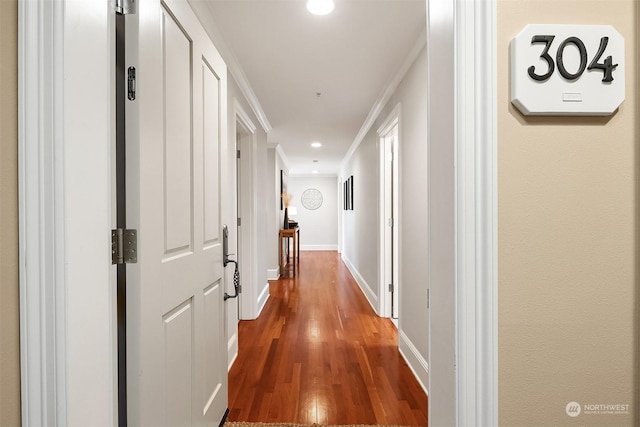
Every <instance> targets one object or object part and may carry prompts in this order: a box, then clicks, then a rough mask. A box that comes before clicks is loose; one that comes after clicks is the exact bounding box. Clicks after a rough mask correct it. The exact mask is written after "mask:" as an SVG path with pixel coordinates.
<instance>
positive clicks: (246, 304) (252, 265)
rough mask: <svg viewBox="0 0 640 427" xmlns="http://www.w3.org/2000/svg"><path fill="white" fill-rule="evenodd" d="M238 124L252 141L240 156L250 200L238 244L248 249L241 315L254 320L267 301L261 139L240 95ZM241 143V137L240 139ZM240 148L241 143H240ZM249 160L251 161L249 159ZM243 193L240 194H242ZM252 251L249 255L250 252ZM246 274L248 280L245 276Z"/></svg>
mask: <svg viewBox="0 0 640 427" xmlns="http://www.w3.org/2000/svg"><path fill="white" fill-rule="evenodd" d="M233 114H234V122H233V123H234V125H235V126H236V130H235V132H234V133H233V134H234V135H237V134H238V128H237V126H238V125H240V126H241V127H242V130H243V133H244V134H245V137H244V138H247V142H248V144H249V152H246V150H241V151H242V153H243V154H242V156H241V158H240V160H241V162H242V165H243V167H242V168H241V169H240V173H241V174H242V178H243V179H242V181H241V191H246V192H247V194H248V195H249V199H248V200H245V202H246V201H248V203H241V204H240V206H241V208H242V212H238V217H240V218H242V224H243V225H242V227H243V231H244V230H246V232H243V233H242V242H238V246H240V245H242V248H243V249H244V251H243V253H242V256H243V259H242V260H240V259H239V260H238V261H239V266H240V272H241V276H240V281H241V283H242V294H241V296H240V319H242V320H253V319H256V318H257V317H258V315H259V314H260V311H261V309H262V306H264V303H262V302H259V298H260V295H261V292H262V291H261V290H259V289H258V287H259V286H260V284H259V283H258V266H257V260H258V235H257V233H258V201H257V198H258V193H257V192H256V191H255V190H256V189H257V188H258V174H257V169H258V168H257V167H256V159H257V155H258V154H257V148H258V141H257V139H256V130H257V127H256V126H255V124H254V123H253V122H252V121H251V119H250V117H249V115H248V114H247V112H246V111H245V110H244V108H243V107H242V105H241V104H240V102H239V101H238V99H237V98H236V99H234V103H233ZM236 144H237V141H236ZM236 148H237V149H240V147H238V146H236ZM245 162H247V163H245ZM241 196H242V195H241V194H240V195H238V197H241ZM247 255H248V256H247ZM243 278H244V280H243Z"/></svg>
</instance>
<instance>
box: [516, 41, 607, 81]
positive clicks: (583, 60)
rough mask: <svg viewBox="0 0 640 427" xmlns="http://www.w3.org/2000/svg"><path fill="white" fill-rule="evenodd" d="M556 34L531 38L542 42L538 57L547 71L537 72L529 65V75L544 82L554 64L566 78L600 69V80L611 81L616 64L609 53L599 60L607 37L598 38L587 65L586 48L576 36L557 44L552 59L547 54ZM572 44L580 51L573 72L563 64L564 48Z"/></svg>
mask: <svg viewBox="0 0 640 427" xmlns="http://www.w3.org/2000/svg"><path fill="white" fill-rule="evenodd" d="M555 37H556V36H542V35H536V36H533V37H532V38H531V44H544V45H545V46H544V49H543V51H542V53H541V54H540V58H542V59H543V60H544V61H545V62H546V63H547V71H546V72H545V73H544V74H537V73H536V67H535V66H534V65H532V66H530V67H529V70H528V71H529V76H530V77H531V78H532V79H534V80H537V81H539V82H544V81H546V80H548V79H549V78H550V77H551V75H552V74H553V72H554V71H555V69H556V65H557V67H558V72H559V73H560V75H561V76H562V77H564V78H565V79H567V80H577V79H579V78H580V76H581V75H582V73H584V71H585V69H586V70H594V69H595V70H602V74H603V75H602V81H603V82H605V83H611V82H612V81H613V70H615V69H616V67H617V66H618V64H614V63H613V59H611V55H609V56H608V57H607V58H606V59H605V60H604V62H599V61H600V58H601V57H602V54H603V53H604V51H605V49H606V48H607V44H609V37H602V38H601V39H600V47H599V48H598V52H596V55H595V56H594V57H593V59H592V60H591V62H590V63H589V66H588V67H587V48H586V47H585V46H584V43H583V42H582V40H580V39H579V38H578V37H569V38H567V39H566V40H565V41H563V42H562V43H560V46H558V51H557V52H556V60H555V62H554V61H553V58H552V57H551V55H549V48H550V47H551V43H553V40H554V39H555ZM570 44H572V45H574V46H575V47H576V48H577V49H578V52H579V53H580V66H579V67H578V70H577V71H576V72H575V73H571V72H569V71H568V70H567V68H566V67H565V65H564V50H565V48H566V47H567V46H568V45H570Z"/></svg>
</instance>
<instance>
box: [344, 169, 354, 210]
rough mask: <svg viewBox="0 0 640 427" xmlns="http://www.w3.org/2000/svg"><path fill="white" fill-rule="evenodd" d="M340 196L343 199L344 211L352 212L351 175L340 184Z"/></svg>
mask: <svg viewBox="0 0 640 427" xmlns="http://www.w3.org/2000/svg"><path fill="white" fill-rule="evenodd" d="M342 194H343V196H344V197H343V199H344V206H343V207H344V210H345V211H352V210H353V175H351V176H350V177H349V178H347V180H346V181H345V182H343V183H342Z"/></svg>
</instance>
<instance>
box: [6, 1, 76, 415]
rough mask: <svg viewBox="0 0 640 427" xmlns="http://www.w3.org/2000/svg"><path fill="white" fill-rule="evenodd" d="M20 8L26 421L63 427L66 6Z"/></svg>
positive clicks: (39, 3)
mask: <svg viewBox="0 0 640 427" xmlns="http://www.w3.org/2000/svg"><path fill="white" fill-rule="evenodd" d="M18 8H19V14H18V17H19V18H18V34H19V35H18V37H19V38H18V55H19V59H18V61H19V62H18V63H19V66H18V72H19V79H18V94H19V95H18V96H19V101H18V102H19V104H18V121H19V124H18V128H19V137H18V153H19V154H18V156H19V160H18V162H19V172H18V180H19V184H18V185H19V239H20V366H21V375H22V378H21V394H22V396H21V397H22V423H23V425H66V424H67V422H66V407H67V405H66V384H65V378H66V375H67V372H66V357H67V355H66V335H65V329H66V316H65V310H66V301H65V295H64V294H65V276H64V263H65V256H64V248H65V243H66V242H65V227H64V215H65V206H64V197H62V195H63V194H64V179H63V169H64V165H63V162H62V159H63V155H64V151H63V141H62V138H61V136H62V133H63V128H64V110H63V109H57V108H56V107H59V106H60V103H61V98H59V97H57V96H56V95H58V94H60V93H61V92H62V90H63V68H64V67H63V63H62V58H63V53H64V52H63V37H64V3H63V2H46V1H34V2H18ZM40 20H41V21H40ZM47 118H50V120H47ZM49 195H58V197H49ZM56 396H57V398H56Z"/></svg>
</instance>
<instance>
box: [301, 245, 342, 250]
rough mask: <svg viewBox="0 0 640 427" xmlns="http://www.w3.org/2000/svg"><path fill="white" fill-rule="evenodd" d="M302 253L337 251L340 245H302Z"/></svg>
mask: <svg viewBox="0 0 640 427" xmlns="http://www.w3.org/2000/svg"><path fill="white" fill-rule="evenodd" d="M300 250H301V251H337V250H338V245H300Z"/></svg>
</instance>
